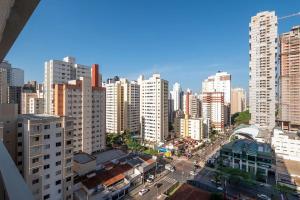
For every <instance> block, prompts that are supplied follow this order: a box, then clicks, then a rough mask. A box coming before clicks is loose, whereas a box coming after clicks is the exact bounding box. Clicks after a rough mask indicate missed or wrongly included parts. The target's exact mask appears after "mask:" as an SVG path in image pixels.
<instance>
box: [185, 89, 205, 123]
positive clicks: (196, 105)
mask: <svg viewBox="0 0 300 200" xmlns="http://www.w3.org/2000/svg"><path fill="white" fill-rule="evenodd" d="M183 111H184V114H185V115H187V117H192V118H198V117H200V113H201V110H200V99H199V98H198V94H197V93H194V94H193V93H192V91H191V90H190V89H188V90H187V92H186V93H185V94H184V95H183Z"/></svg>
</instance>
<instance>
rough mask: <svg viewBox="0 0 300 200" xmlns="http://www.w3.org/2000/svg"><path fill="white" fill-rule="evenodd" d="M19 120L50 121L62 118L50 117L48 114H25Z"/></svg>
mask: <svg viewBox="0 0 300 200" xmlns="http://www.w3.org/2000/svg"><path fill="white" fill-rule="evenodd" d="M18 118H20V119H27V120H48V119H59V118H60V116H57V115H48V114H23V115H19V117H18Z"/></svg>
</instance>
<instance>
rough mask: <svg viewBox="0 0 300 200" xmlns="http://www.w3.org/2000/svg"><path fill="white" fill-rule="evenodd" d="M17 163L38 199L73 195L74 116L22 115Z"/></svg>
mask: <svg viewBox="0 0 300 200" xmlns="http://www.w3.org/2000/svg"><path fill="white" fill-rule="evenodd" d="M17 131H18V139H17V140H18V143H17V151H18V154H17V155H18V156H17V166H18V168H19V170H20V172H21V174H22V175H23V177H24V180H25V182H26V183H27V185H28V187H29V188H30V190H31V191H32V194H33V195H34V197H35V199H68V200H71V199H73V190H72V188H73V171H72V166H73V119H71V118H68V117H59V116H53V115H31V114H29V115H19V117H18V130H17Z"/></svg>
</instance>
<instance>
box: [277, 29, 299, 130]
mask: <svg viewBox="0 0 300 200" xmlns="http://www.w3.org/2000/svg"><path fill="white" fill-rule="evenodd" d="M299 50H300V26H295V27H293V28H292V29H291V31H289V32H287V33H283V34H282V35H281V36H280V66H281V68H280V97H281V98H280V120H282V121H283V123H287V124H286V125H287V126H288V127H289V128H288V129H297V130H298V129H299V128H300V105H299V99H300V93H299V89H300V79H299V77H300V51H299Z"/></svg>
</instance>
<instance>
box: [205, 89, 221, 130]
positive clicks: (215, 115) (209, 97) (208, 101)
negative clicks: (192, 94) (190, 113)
mask: <svg viewBox="0 0 300 200" xmlns="http://www.w3.org/2000/svg"><path fill="white" fill-rule="evenodd" d="M202 117H203V118H204V119H210V123H211V127H212V128H213V129H215V130H217V131H219V132H224V125H225V121H224V93H223V92H203V94H202Z"/></svg>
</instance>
